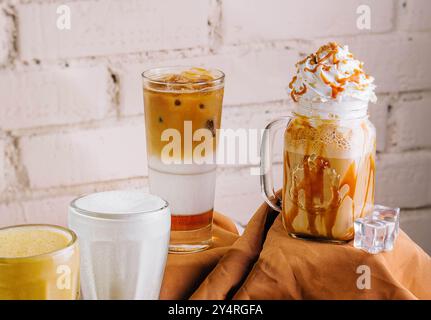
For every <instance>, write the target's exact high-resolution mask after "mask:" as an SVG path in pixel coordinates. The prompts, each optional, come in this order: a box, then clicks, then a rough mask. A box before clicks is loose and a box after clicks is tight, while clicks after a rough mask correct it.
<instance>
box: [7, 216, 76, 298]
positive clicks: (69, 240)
mask: <svg viewBox="0 0 431 320" xmlns="http://www.w3.org/2000/svg"><path fill="white" fill-rule="evenodd" d="M78 298H79V248H78V241H77V237H76V235H75V233H73V231H71V230H69V229H66V228H63V227H59V226H53V225H30V224H29V225H18V226H11V227H6V228H2V229H0V300H75V299H78Z"/></svg>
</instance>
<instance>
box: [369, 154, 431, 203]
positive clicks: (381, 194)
mask: <svg viewBox="0 0 431 320" xmlns="http://www.w3.org/2000/svg"><path fill="white" fill-rule="evenodd" d="M430 168H431V152H429V151H416V152H407V153H389V154H382V155H381V156H380V157H379V160H378V162H377V175H376V202H377V203H380V204H384V205H388V206H397V207H402V208H418V207H424V206H428V205H431V170H430Z"/></svg>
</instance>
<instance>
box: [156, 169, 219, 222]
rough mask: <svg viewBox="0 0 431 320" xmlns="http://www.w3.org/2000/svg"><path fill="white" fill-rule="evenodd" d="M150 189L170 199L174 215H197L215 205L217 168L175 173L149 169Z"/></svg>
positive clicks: (167, 199)
mask: <svg viewBox="0 0 431 320" xmlns="http://www.w3.org/2000/svg"><path fill="white" fill-rule="evenodd" d="M148 177H149V181H150V191H151V193H153V194H157V195H158V196H160V197H163V198H164V199H166V201H168V203H169V206H170V207H171V210H172V214H173V215H187V216H188V215H197V214H201V213H204V212H207V211H209V210H212V209H213V207H214V194H215V181H216V169H215V168H214V169H213V170H211V171H208V172H206V173H196V174H174V173H169V172H162V171H157V170H154V169H151V168H149V169H148Z"/></svg>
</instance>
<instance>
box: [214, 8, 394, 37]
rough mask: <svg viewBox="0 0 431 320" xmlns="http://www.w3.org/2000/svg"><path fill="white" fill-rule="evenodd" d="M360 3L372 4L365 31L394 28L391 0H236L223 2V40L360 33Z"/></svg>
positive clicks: (361, 31)
mask: <svg viewBox="0 0 431 320" xmlns="http://www.w3.org/2000/svg"><path fill="white" fill-rule="evenodd" d="M360 5H368V6H369V7H370V12H371V29H370V31H366V32H384V31H388V30H390V29H391V28H392V26H393V18H394V17H393V14H394V10H393V8H394V2H393V1H391V0H383V1H381V0H380V1H363V0H344V1H337V0H326V1H313V0H305V1H295V0H275V1H264V0H252V1H250V0H239V1H238V0H237V1H223V11H222V14H223V23H222V30H223V39H224V41H226V42H227V43H237V42H248V41H265V40H280V39H298V37H301V38H313V37H326V36H336V35H337V36H338V35H349V34H359V33H363V32H365V30H360V29H358V27H357V25H356V21H357V19H358V17H359V15H358V14H357V13H356V12H357V8H358V7H359V6H360ZM334 8H336V10H334ZM340 13H342V14H340Z"/></svg>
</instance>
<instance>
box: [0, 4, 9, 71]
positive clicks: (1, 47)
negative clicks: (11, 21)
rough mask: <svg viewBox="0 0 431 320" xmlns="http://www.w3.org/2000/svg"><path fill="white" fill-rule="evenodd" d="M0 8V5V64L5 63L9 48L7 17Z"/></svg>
mask: <svg viewBox="0 0 431 320" xmlns="http://www.w3.org/2000/svg"><path fill="white" fill-rule="evenodd" d="M1 9H2V8H1V6H0V66H2V65H4V64H6V62H7V59H8V55H9V50H10V43H9V35H8V33H7V31H8V26H7V18H6V15H5V13H4V12H3V11H2V10H1Z"/></svg>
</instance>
